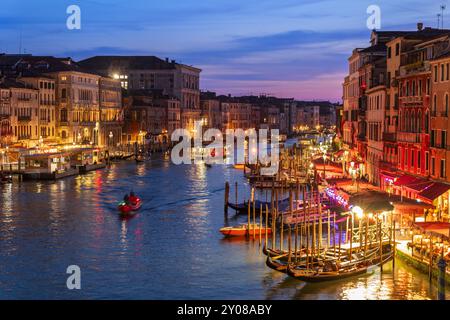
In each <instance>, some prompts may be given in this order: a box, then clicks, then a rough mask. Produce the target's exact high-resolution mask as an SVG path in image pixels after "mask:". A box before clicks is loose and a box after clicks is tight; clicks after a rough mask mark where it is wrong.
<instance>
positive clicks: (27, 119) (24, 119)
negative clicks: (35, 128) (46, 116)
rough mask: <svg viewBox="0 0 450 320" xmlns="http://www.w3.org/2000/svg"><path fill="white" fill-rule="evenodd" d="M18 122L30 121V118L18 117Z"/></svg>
mask: <svg viewBox="0 0 450 320" xmlns="http://www.w3.org/2000/svg"><path fill="white" fill-rule="evenodd" d="M17 119H18V120H19V121H31V116H18V117H17Z"/></svg>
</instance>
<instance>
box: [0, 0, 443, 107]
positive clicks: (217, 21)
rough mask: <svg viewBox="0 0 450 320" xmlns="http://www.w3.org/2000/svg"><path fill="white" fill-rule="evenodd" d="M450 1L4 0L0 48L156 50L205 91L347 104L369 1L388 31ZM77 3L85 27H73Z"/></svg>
mask: <svg viewBox="0 0 450 320" xmlns="http://www.w3.org/2000/svg"><path fill="white" fill-rule="evenodd" d="M446 2H447V1H445V0H443V1H423V0H421V1H415V0H414V1H399V0H397V1H394V0H389V1H377V2H374V1H359V0H358V1H356V0H353V1H349V0H339V1H320V0H226V1H225V0H183V1H181V0H177V1H175V0H158V1H156V0H133V1H123V0H120V1H118V0H112V1H111V0H108V1H106V0H92V1H91V0H82V1H74V0H72V1H65V0H40V1H23V0H1V10H0V28H1V32H0V52H7V53H18V52H19V44H20V41H19V39H20V34H22V52H23V51H25V52H26V53H32V54H35V55H55V56H71V57H72V58H74V59H75V60H78V59H83V58H87V57H89V56H93V55H156V56H159V57H161V58H165V57H169V58H170V59H176V60H177V61H178V62H181V63H185V64H189V65H194V66H196V67H199V68H201V69H203V72H202V73H201V88H202V89H203V90H211V91H216V92H218V93H225V94H227V93H231V94H233V95H246V94H262V93H265V94H270V95H276V96H279V97H295V98H297V99H316V100H324V99H325V100H327V99H329V100H332V101H340V100H341V96H342V89H341V84H342V81H343V78H344V76H345V74H346V72H347V58H348V56H349V55H350V54H351V50H352V48H354V47H364V46H368V41H369V36H370V30H369V29H367V27H366V20H367V18H368V16H369V15H368V14H367V13H366V9H367V7H368V6H369V5H371V4H376V5H378V6H379V7H380V8H381V30H396V29H402V30H413V29H415V28H416V23H417V22H418V21H421V22H424V24H425V26H432V27H436V25H437V17H436V14H437V13H438V12H439V11H440V9H439V6H440V4H446ZM72 4H76V5H78V6H80V8H81V30H68V29H67V27H66V19H67V17H68V14H66V8H67V7H68V6H69V5H72ZM449 10H450V7H449ZM447 20H448V23H447ZM444 26H445V27H450V12H449V13H448V14H444Z"/></svg>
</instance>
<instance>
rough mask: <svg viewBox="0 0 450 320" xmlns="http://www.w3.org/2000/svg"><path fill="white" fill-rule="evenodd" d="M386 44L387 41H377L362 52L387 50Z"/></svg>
mask: <svg viewBox="0 0 450 320" xmlns="http://www.w3.org/2000/svg"><path fill="white" fill-rule="evenodd" d="M386 50H387V49H386V44H385V43H377V44H376V45H374V46H370V47H367V48H364V49H362V50H361V51H360V52H363V53H373V52H386Z"/></svg>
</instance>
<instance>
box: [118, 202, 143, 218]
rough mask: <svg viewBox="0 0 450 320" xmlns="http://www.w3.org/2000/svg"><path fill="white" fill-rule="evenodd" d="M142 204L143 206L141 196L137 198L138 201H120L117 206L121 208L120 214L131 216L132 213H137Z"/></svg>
mask: <svg viewBox="0 0 450 320" xmlns="http://www.w3.org/2000/svg"><path fill="white" fill-rule="evenodd" d="M141 206H142V200H141V199H140V198H137V200H136V202H125V201H122V202H120V203H119V205H118V206H117V208H118V209H119V211H120V214H121V215H122V216H130V215H135V214H136V213H137V211H138V210H139V209H140V208H141Z"/></svg>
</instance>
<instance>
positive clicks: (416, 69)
mask: <svg viewBox="0 0 450 320" xmlns="http://www.w3.org/2000/svg"><path fill="white" fill-rule="evenodd" d="M430 70H431V66H430V62H429V61H417V62H413V63H410V64H406V65H403V66H401V67H400V77H403V76H407V75H410V74H415V73H420V72H427V71H430Z"/></svg>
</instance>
